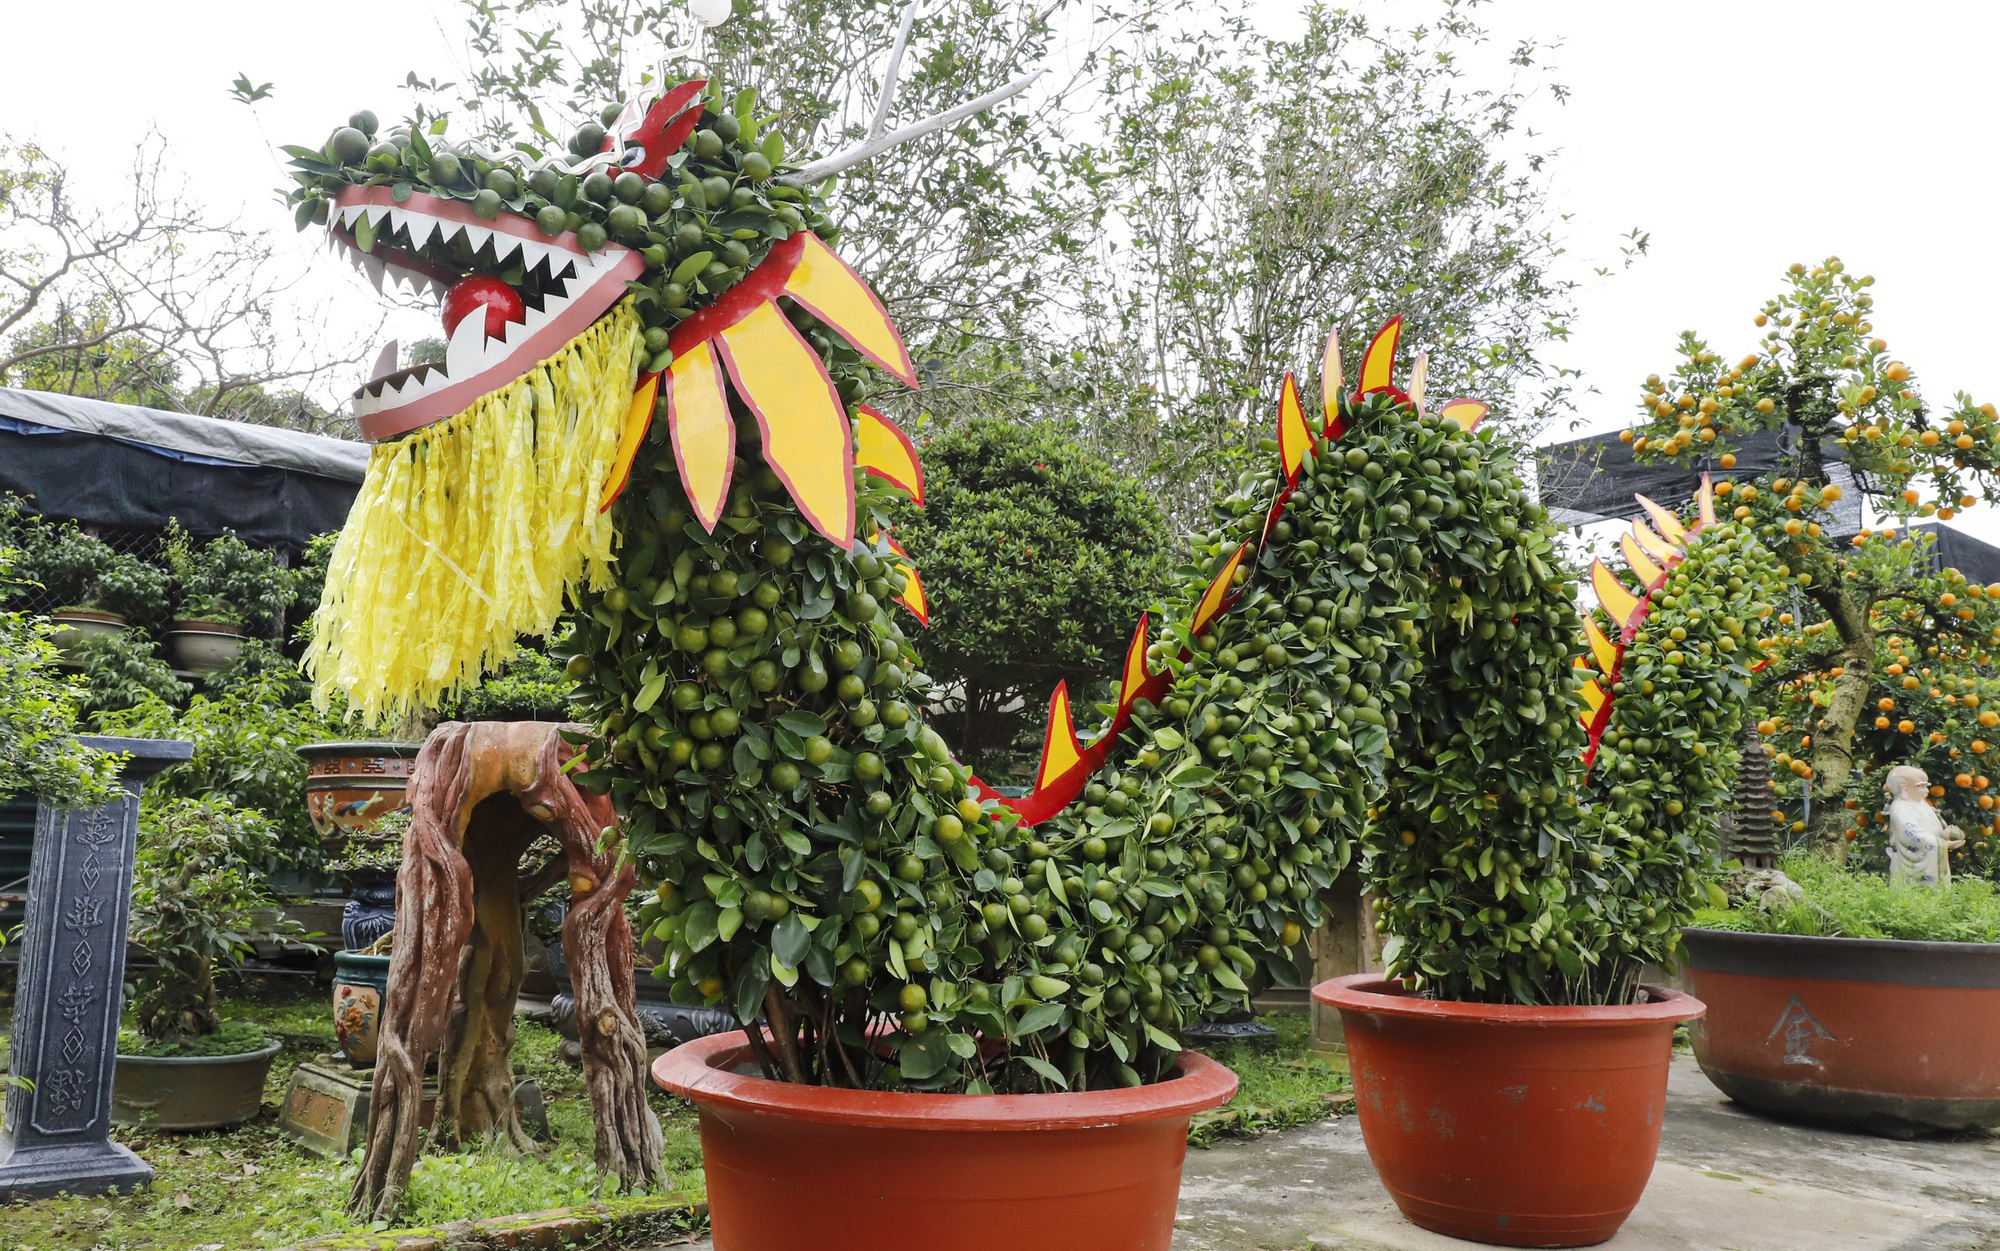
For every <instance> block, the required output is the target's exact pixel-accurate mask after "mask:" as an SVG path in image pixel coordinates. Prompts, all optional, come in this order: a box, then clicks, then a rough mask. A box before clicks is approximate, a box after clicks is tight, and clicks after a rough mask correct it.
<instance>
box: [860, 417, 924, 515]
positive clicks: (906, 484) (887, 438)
mask: <svg viewBox="0 0 2000 1251" xmlns="http://www.w3.org/2000/svg"><path fill="white" fill-rule="evenodd" d="M854 464H855V467H856V468H858V469H865V470H867V471H868V472H869V473H871V474H874V475H875V476H876V477H878V478H880V479H882V480H883V481H884V482H887V483H889V484H890V485H891V486H897V487H901V488H902V489H903V490H905V491H908V492H909V493H910V501H911V502H912V503H914V504H915V505H916V506H917V507H918V508H922V507H923V506H924V462H923V458H922V457H920V456H918V455H917V448H916V445H915V444H914V443H911V442H910V436H909V435H907V434H904V433H903V429H902V427H901V426H898V425H897V424H896V423H895V422H893V421H890V420H889V419H888V418H887V417H884V416H883V415H882V414H880V413H878V412H876V411H875V410H874V409H872V408H870V407H868V406H867V405H866V404H862V405H859V406H857V407H856V408H855V410H854Z"/></svg>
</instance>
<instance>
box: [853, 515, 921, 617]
mask: <svg viewBox="0 0 2000 1251" xmlns="http://www.w3.org/2000/svg"><path fill="white" fill-rule="evenodd" d="M868 541H869V542H870V543H887V544H888V545H889V550H890V551H892V552H894V553H895V554H896V555H898V556H901V557H902V558H903V559H902V560H897V561H890V562H889V567H890V568H891V569H894V570H896V571H897V572H899V573H901V574H902V575H903V593H902V594H901V595H898V596H897V597H896V602H897V603H899V604H901V605H902V606H903V607H905V608H907V609H909V610H910V612H911V613H913V614H914V615H915V616H916V618H917V622H918V624H920V625H929V624H930V623H931V601H930V596H928V595H926V594H925V593H924V580H923V578H922V577H921V576H919V575H918V573H917V567H916V566H915V565H913V564H911V563H910V559H909V556H910V554H909V553H908V552H906V551H904V550H903V545H902V544H901V543H898V542H897V541H896V540H895V539H893V538H890V537H889V533H888V531H886V530H877V531H876V532H875V533H874V534H872V535H870V536H869V537H868Z"/></svg>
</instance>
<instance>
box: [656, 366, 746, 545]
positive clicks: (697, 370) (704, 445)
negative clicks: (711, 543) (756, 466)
mask: <svg viewBox="0 0 2000 1251" xmlns="http://www.w3.org/2000/svg"><path fill="white" fill-rule="evenodd" d="M667 431H668V433H669V434H671V435H672V436H673V444H674V460H675V461H677V462H678V463H679V465H680V470H681V485H682V486H684V487H686V488H687V497H688V503H689V504H690V505H691V506H693V508H694V515H695V516H696V517H698V518H700V520H701V525H702V529H704V530H713V529H715V523H716V522H717V521H719V520H721V518H722V506H723V505H724V504H725V503H727V502H728V500H729V480H730V478H731V477H732V476H733V475H734V474H735V472H736V422H735V421H734V420H732V419H731V418H730V416H729V397H728V395H727V394H726V393H725V392H724V391H723V389H722V362H720V361H718V360H717V359H716V357H715V349H714V347H713V346H711V345H709V344H707V343H704V344H702V345H701V346H699V347H697V348H695V349H694V350H692V351H690V352H684V353H682V354H681V355H679V356H677V357H675V358H674V363H673V364H672V365H671V366H670V367H669V368H668V373H667Z"/></svg>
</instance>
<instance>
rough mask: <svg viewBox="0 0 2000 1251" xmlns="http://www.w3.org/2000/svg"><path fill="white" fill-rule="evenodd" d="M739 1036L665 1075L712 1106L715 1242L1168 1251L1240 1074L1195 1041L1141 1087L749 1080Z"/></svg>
mask: <svg viewBox="0 0 2000 1251" xmlns="http://www.w3.org/2000/svg"><path fill="white" fill-rule="evenodd" d="M753 1072H754V1064H753V1062H752V1061H751V1059H750V1051H749V1042H748V1040H747V1039H746V1038H745V1037H744V1035H743V1032H742V1031H741V1030H738V1031H737V1032H735V1033H733V1034H719V1035H716V1036H715V1037H712V1038H703V1039H699V1040H697V1041H695V1042H691V1043H686V1044H683V1045H682V1046H679V1047H676V1048H674V1049H673V1050H672V1051H669V1052H667V1053H666V1054H665V1055H663V1056H661V1057H660V1058H659V1060H657V1061H656V1062H655V1063H654V1065H653V1080H654V1081H656V1082H658V1083H659V1084H660V1085H661V1086H663V1087H664V1088H666V1089H667V1090H670V1091H672V1092H673V1093H675V1094H677V1095H681V1096H684V1097H686V1098H688V1099H692V1100H693V1101H694V1103H695V1106H696V1107H697V1108H699V1109H700V1112H701V1149H702V1164H703V1167H704V1168H705V1169H706V1170H707V1174H708V1213H709V1221H710V1223H711V1226H712V1229H713V1232H714V1237H715V1251H794V1249H795V1248H799V1247H805V1246H810V1247H812V1248H813V1251H881V1249H882V1248H884V1247H891V1246H894V1247H922V1248H924V1251H974V1249H975V1248H977V1249H978V1251H988V1249H990V1248H996V1247H1005V1248H1015V1247H1060V1248H1062V1251H1167V1248H1168V1244H1169V1243H1171V1242H1172V1240H1173V1233H1174V1203H1175V1200H1176V1198H1177V1196H1178V1195H1179V1192H1180V1184H1181V1161H1182V1159H1183V1157H1184V1156H1185V1155H1186V1154H1187V1131H1188V1121H1189V1119H1190V1118H1192V1117H1193V1116H1194V1114H1195V1113H1197V1112H1200V1111H1203V1110H1205V1109H1208V1108H1213V1107H1216V1106H1218V1105H1219V1104H1223V1103H1226V1102H1228V1101H1229V1098H1230V1097H1231V1096H1232V1095H1234V1094H1235V1093H1236V1075H1235V1074H1234V1073H1231V1072H1230V1071H1229V1070H1228V1069H1226V1068H1223V1067H1222V1066H1221V1065H1219V1064H1217V1063H1215V1062H1214V1061H1213V1060H1210V1059H1208V1058H1207V1057H1206V1056H1203V1055H1200V1054H1198V1053H1196V1052H1192V1051H1188V1052H1183V1053H1182V1055H1181V1060H1180V1062H1179V1064H1178V1065H1177V1066H1176V1067H1175V1070H1174V1076H1173V1077H1171V1078H1169V1079H1168V1080H1166V1081H1163V1082H1159V1083H1157V1084H1155V1085H1152V1086H1141V1087H1138V1088H1136V1089H1120V1090H1102V1091H1097V1090H1093V1091H1086V1092H1083V1093H1080V1094H1055V1095H926V1094H910V1093H890V1092H882V1091H865V1090H832V1089H827V1088H825V1087H819V1086H794V1085H790V1084H788V1083H784V1082H773V1081H769V1080H766V1079H765V1078H763V1077H758V1076H753V1075H752V1073H753Z"/></svg>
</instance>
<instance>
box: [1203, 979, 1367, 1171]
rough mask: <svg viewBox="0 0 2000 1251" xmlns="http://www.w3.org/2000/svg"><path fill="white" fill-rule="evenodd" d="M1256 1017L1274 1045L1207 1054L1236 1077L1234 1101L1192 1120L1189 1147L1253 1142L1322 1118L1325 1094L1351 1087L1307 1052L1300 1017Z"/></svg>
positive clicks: (1306, 1029) (1330, 1108)
mask: <svg viewBox="0 0 2000 1251" xmlns="http://www.w3.org/2000/svg"><path fill="white" fill-rule="evenodd" d="M1258 1019H1259V1020H1260V1021H1262V1022H1263V1023H1264V1024H1266V1025H1269V1026H1272V1027H1273V1028H1275V1029H1276V1030H1277V1031H1278V1039H1277V1042H1276V1044H1275V1045H1269V1046H1263V1047H1253V1046H1249V1045H1247V1044H1244V1043H1232V1044H1230V1045H1228V1046H1224V1047H1217V1048H1216V1049H1215V1050H1213V1051H1212V1052H1210V1053H1209V1054H1210V1056H1211V1057H1212V1058H1213V1059H1215V1060H1217V1061H1219V1062H1220V1063H1222V1064H1225V1065H1227V1066H1228V1067H1229V1068H1230V1070H1231V1071H1233V1072H1234V1073H1235V1074H1236V1080H1237V1082H1238V1083H1239V1085H1238V1086H1237V1090H1236V1097H1235V1098H1234V1099H1231V1100H1230V1101H1229V1102H1228V1103H1226V1104H1224V1105H1222V1106H1221V1107H1219V1108H1217V1109H1216V1110H1215V1111H1213V1112H1204V1113H1202V1114H1201V1115H1200V1116H1197V1117H1196V1118H1195V1120H1194V1124H1193V1125H1192V1126H1191V1127H1189V1129H1188V1143H1189V1144H1190V1145H1192V1146H1196V1147H1206V1146H1209V1145H1210V1144H1212V1143H1214V1142H1216V1141H1219V1140H1221V1139H1224V1138H1254V1137H1256V1136H1257V1135H1259V1134H1265V1133H1269V1132H1271V1131H1273V1130H1280V1129H1290V1128H1292V1127H1293V1126H1295V1125H1304V1124H1307V1123H1309V1122H1312V1121H1318V1120H1323V1119H1325V1118H1326V1117H1328V1116H1331V1115H1333V1113H1334V1111H1335V1109H1334V1105H1333V1103H1332V1102H1331V1101H1330V1100H1329V1099H1328V1098H1327V1096H1329V1095H1336V1094H1340V1093H1342V1092H1344V1091H1347V1090H1350V1089H1352V1086H1351V1084H1350V1083H1349V1081H1348V1078H1347V1074H1346V1073H1345V1072H1344V1071H1342V1070H1341V1069H1339V1068H1336V1067H1335V1066H1334V1064H1333V1063H1331V1062H1330V1061H1329V1060H1328V1059H1327V1058H1326V1057H1324V1056H1320V1055H1317V1054H1314V1053H1313V1052H1311V1051H1310V1050H1308V1049H1307V1044H1308V1041H1309V1039H1310V1037H1311V1031H1312V1024H1311V1020H1310V1018H1309V1017H1308V1016H1307V1015H1306V1014H1305V1013H1302V1012H1273V1013H1268V1014H1266V1015H1264V1016H1261V1017H1259V1018H1258Z"/></svg>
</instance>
